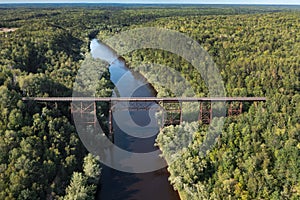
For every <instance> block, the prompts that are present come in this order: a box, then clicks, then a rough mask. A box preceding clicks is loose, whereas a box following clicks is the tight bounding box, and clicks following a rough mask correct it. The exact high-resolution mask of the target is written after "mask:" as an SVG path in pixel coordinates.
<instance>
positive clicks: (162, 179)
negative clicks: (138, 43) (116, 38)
mask: <svg viewBox="0 0 300 200" xmlns="http://www.w3.org/2000/svg"><path fill="white" fill-rule="evenodd" d="M91 53H92V55H93V57H97V58H101V59H103V60H106V61H107V62H108V63H110V66H109V71H110V75H111V81H112V82H113V83H114V85H115V87H116V88H115V90H114V93H113V96H120V97H155V96H156V91H155V90H154V89H153V87H152V86H151V85H150V84H148V83H147V81H146V80H145V79H144V78H143V76H142V75H140V74H138V73H133V72H131V71H130V70H129V69H128V68H127V67H126V65H125V62H124V61H123V60H122V59H119V58H118V56H117V55H116V54H114V52H113V51H112V50H111V49H109V48H108V47H107V46H105V45H104V44H102V43H101V42H99V41H98V40H95V39H94V40H92V41H91ZM154 106H155V105H154ZM124 112H126V111H124V110H116V111H114V112H113V116H114V118H119V119H120V118H121V119H122V117H120V116H122V115H124ZM126 113H128V111H127V112H126ZM154 114H155V113H153V112H151V111H145V110H143V111H141V110H140V111H130V118H131V119H123V120H118V124H117V123H116V122H115V121H114V123H113V129H114V135H115V140H114V142H115V145H117V146H119V147H120V148H122V149H124V150H127V151H131V152H136V153H147V152H152V151H155V150H157V147H155V146H154V143H155V139H156V137H157V134H158V131H159V128H158V126H153V127H152V130H149V129H145V131H144V132H143V136H142V137H135V136H133V135H131V134H128V130H131V129H132V127H130V126H134V124H135V125H136V126H139V127H143V126H147V125H149V123H152V122H151V119H152V118H153V115H154ZM124 116H126V115H124ZM124 130H125V131H124ZM153 132H154V134H153ZM147 133H149V135H147ZM144 134H145V135H144ZM168 177H169V173H168V171H167V170H166V168H163V169H160V170H157V171H153V172H148V173H127V172H122V171H118V170H115V169H112V168H110V167H107V166H105V165H104V166H103V168H102V173H101V178H100V183H99V185H98V189H97V194H96V199H97V200H126V199H132V200H148V199H149V200H153V199H155V200H179V199H180V198H179V195H178V193H177V192H176V191H174V189H173V187H172V186H171V185H170V182H169V181H168Z"/></svg>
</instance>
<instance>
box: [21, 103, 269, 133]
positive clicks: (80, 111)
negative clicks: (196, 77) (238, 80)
mask: <svg viewBox="0 0 300 200" xmlns="http://www.w3.org/2000/svg"><path fill="white" fill-rule="evenodd" d="M22 100H23V101H34V102H53V103H58V102H66V103H70V104H71V113H72V114H73V115H74V114H75V115H76V114H77V115H78V116H79V117H82V119H84V120H82V121H83V123H85V124H91V125H94V126H96V123H97V122H98V119H97V102H106V103H107V104H108V107H109V116H108V121H109V133H108V134H109V135H110V137H111V138H113V111H114V110H115V109H116V105H118V104H120V103H126V102H128V103H129V104H130V106H128V105H129V104H127V107H125V108H124V109H126V110H130V111H139V110H150V109H153V106H152V105H153V104H158V105H159V107H154V109H157V110H162V109H163V110H164V111H165V112H162V116H161V117H162V122H161V123H162V125H176V124H180V123H182V121H183V118H182V103H185V102H189V103H193V102H196V103H199V110H198V111H199V115H198V121H201V122H202V123H204V124H209V123H211V121H212V118H213V105H214V103H218V102H224V103H225V104H226V109H227V110H226V113H227V116H237V115H240V114H241V113H242V112H243V104H244V103H246V102H247V103H256V102H265V101H266V100H267V98H265V97H162V98H156V97H23V98H22ZM87 116H88V117H87Z"/></svg>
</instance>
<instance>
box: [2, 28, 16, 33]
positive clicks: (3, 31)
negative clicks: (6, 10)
mask: <svg viewBox="0 0 300 200" xmlns="http://www.w3.org/2000/svg"><path fill="white" fill-rule="evenodd" d="M16 30H17V28H0V33H8V32H14V31H16Z"/></svg>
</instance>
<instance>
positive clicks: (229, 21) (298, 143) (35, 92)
mask: <svg viewBox="0 0 300 200" xmlns="http://www.w3.org/2000/svg"><path fill="white" fill-rule="evenodd" d="M0 19H1V20H0V109H1V113H0V116H1V117H0V152H1V153H0V199H5V200H8V199H20V200H25V199H30V200H32V199H94V198H95V197H94V195H95V193H96V190H97V187H98V181H99V178H100V176H101V163H99V161H98V158H97V157H95V156H93V155H91V154H89V153H88V152H87V150H86V149H85V147H84V146H83V144H82V143H81V141H80V139H79V137H78V134H77V133H76V129H75V126H74V122H73V120H72V117H71V114H70V111H69V106H68V105H66V103H59V104H58V105H55V104H53V103H34V102H23V101H22V100H21V99H22V97H34V96H38V97H47V96H51V97H56V96H71V95H72V88H73V82H74V80H75V77H76V74H77V71H78V69H79V68H80V66H81V65H82V64H84V63H83V62H86V61H87V62H89V64H91V63H94V60H86V59H85V58H89V56H90V55H89V42H90V39H91V38H94V37H96V38H98V39H100V40H104V39H106V38H108V37H111V36H113V35H115V34H117V33H119V32H122V31H125V30H130V29H133V28H138V27H159V28H167V29H170V30H175V31H178V32H180V33H183V34H185V35H187V36H188V37H190V38H192V39H193V40H195V41H197V42H198V43H199V44H200V45H201V46H202V47H203V48H204V49H205V50H206V51H207V52H208V53H209V55H210V56H211V57H212V58H213V60H214V62H215V63H216V65H217V66H218V69H219V71H220V73H221V76H222V78H223V81H224V83H225V89H226V93H227V96H250V97H251V96H261V97H263V96H264V97H267V99H268V100H267V102H266V103H259V104H258V105H257V106H254V105H248V106H247V110H246V112H244V113H243V114H242V115H240V116H238V117H227V118H226V120H225V124H224V127H223V130H222V134H221V136H220V137H219V138H217V142H216V145H215V146H214V147H213V148H212V149H211V150H209V151H208V152H207V154H206V156H204V155H203V154H201V153H199V150H198V148H199V145H200V144H201V143H202V141H203V140H204V139H205V137H206V132H207V129H208V126H207V125H204V124H201V123H200V125H199V124H198V122H186V123H183V124H182V125H179V126H169V127H165V128H164V129H162V131H161V132H160V133H159V136H158V138H157V145H158V146H159V148H160V149H161V151H162V155H163V157H164V158H165V159H166V160H167V162H168V161H171V160H172V157H174V152H173V151H174V148H175V149H176V146H177V145H178V144H179V143H180V139H181V138H180V137H183V136H184V135H185V134H189V135H192V137H193V141H192V143H191V144H189V146H188V147H187V148H186V149H184V150H182V152H176V153H179V154H180V156H178V159H176V160H175V161H174V162H170V163H168V164H169V167H168V171H169V172H170V178H169V180H170V182H171V184H172V185H173V187H174V188H175V189H176V190H178V191H179V193H180V196H181V199H195V200H196V199H197V200H198V199H273V200H277V199H299V198H300V159H299V157H300V151H299V150H300V105H299V103H300V57H299V55H300V10H299V8H298V9H291V8H290V7H265V6H263V7H259V6H258V7H255V6H234V7H230V6H226V7H210V6H203V7H201V6H183V7H178V6H170V7H168V6H162V7H158V6H135V7H130V6H112V5H111V6H103V5H95V6H88V5H81V4H80V5H77V6H70V5H68V6H63V5H62V6H51V5H48V4H47V5H45V6H42V5H38V6H34V5H30V6H26V5H25V6H9V5H0ZM124 58H125V60H126V62H127V63H128V66H129V67H131V68H133V70H134V66H135V63H140V62H142V63H159V64H162V65H167V66H170V67H172V68H174V69H175V70H176V71H178V72H180V74H182V76H183V77H185V79H186V80H188V81H189V83H190V84H191V86H192V88H193V90H194V91H195V92H196V95H197V96H200V97H202V96H206V95H207V94H208V92H209V91H208V90H207V87H206V86H205V84H204V82H203V80H202V78H201V75H200V74H199V73H197V72H196V70H195V69H193V66H192V65H191V64H190V63H188V62H187V61H185V60H184V59H183V58H181V57H178V56H176V55H173V54H171V53H170V52H165V51H162V50H155V51H152V50H149V49H142V50H136V51H134V52H131V53H130V54H127V55H124ZM103 71H104V72H105V73H104V74H105V76H104V77H103V79H101V80H99V86H98V93H97V94H98V95H99V96H110V95H111V92H112V88H113V85H112V83H111V82H110V80H109V76H110V75H109V71H108V68H106V67H105V65H103ZM140 73H142V74H143V75H144V76H145V77H146V78H147V79H148V80H149V82H150V83H152V85H153V86H154V87H155V89H156V90H157V91H158V95H159V96H173V95H174V94H172V93H171V92H170V91H169V90H168V88H164V87H161V86H159V85H156V84H155V76H153V74H147V70H145V71H140ZM156 73H157V74H160V75H161V76H166V77H167V74H165V72H164V71H158V72H156ZM101 113H104V114H105V113H106V111H105V109H104V110H101V109H100V110H99V117H100V115H101ZM101 120H102V121H104V122H103V123H104V124H105V119H101ZM191 130H193V131H192V132H191ZM178 132H181V133H184V134H182V135H178ZM175 156H176V155H175Z"/></svg>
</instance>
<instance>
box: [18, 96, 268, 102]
mask: <svg viewBox="0 0 300 200" xmlns="http://www.w3.org/2000/svg"><path fill="white" fill-rule="evenodd" d="M22 100H23V101H38V102H111V101H116V102H128V101H131V102H132V101H134V102H203V101H209V102H226V101H229V102H230V101H239V102H243V101H244V102H253V101H266V100H267V98H265V97H178V98H177V97H164V98H156V97H23V98H22Z"/></svg>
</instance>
